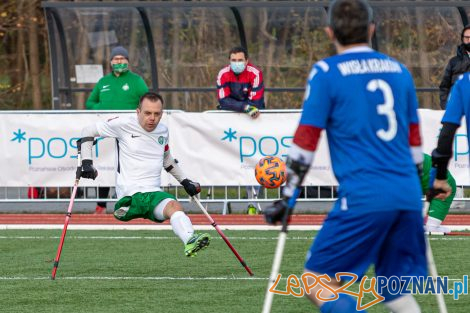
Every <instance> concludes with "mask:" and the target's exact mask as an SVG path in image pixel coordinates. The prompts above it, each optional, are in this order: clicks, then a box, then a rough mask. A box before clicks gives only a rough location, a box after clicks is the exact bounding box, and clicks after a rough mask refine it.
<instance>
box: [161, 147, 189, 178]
mask: <svg viewBox="0 0 470 313" xmlns="http://www.w3.org/2000/svg"><path fill="white" fill-rule="evenodd" d="M163 168H164V169H165V171H167V172H168V173H170V174H171V175H172V176H173V177H174V178H175V179H176V180H177V181H178V182H180V183H181V182H182V181H183V180H184V179H185V178H187V177H186V175H184V173H183V171H182V170H181V168H180V167H179V165H178V161H176V160H175V159H174V158H173V156H172V155H171V153H170V149H169V148H168V145H166V146H165V153H164V154H163Z"/></svg>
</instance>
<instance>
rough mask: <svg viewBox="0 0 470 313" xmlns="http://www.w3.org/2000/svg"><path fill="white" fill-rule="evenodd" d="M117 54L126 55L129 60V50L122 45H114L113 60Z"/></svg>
mask: <svg viewBox="0 0 470 313" xmlns="http://www.w3.org/2000/svg"><path fill="white" fill-rule="evenodd" d="M117 55H122V56H123V57H125V58H126V59H127V60H129V53H128V52H127V50H126V49H125V48H124V47H122V46H117V47H114V48H113V50H111V60H112V59H113V58H114V57H115V56H117Z"/></svg>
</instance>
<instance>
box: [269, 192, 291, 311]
mask: <svg viewBox="0 0 470 313" xmlns="http://www.w3.org/2000/svg"><path fill="white" fill-rule="evenodd" d="M299 194H300V188H297V189H295V191H294V194H293V195H292V197H290V198H289V200H287V202H286V200H279V201H276V202H275V203H274V206H273V207H268V208H266V209H265V211H264V214H265V217H266V221H267V222H268V223H269V224H276V223H277V222H278V221H281V223H282V228H281V232H280V233H279V237H278V239H277V246H276V252H275V253H274V260H273V266H272V268H271V274H270V275H269V281H268V288H267V289H266V295H265V296H264V304H263V311H262V312H263V313H269V312H271V306H272V303H273V298H274V293H272V292H271V291H269V290H270V288H271V286H272V285H274V283H275V282H276V278H277V275H278V274H279V269H280V268H281V262H282V255H283V254H284V246H285V245H286V238H287V226H288V225H289V216H290V214H291V213H292V210H293V209H294V206H295V203H296V201H297V198H298V196H299Z"/></svg>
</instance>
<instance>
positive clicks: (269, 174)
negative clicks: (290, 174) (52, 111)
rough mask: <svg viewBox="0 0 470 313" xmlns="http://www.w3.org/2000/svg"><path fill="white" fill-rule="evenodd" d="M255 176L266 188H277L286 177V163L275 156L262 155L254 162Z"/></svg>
mask: <svg viewBox="0 0 470 313" xmlns="http://www.w3.org/2000/svg"><path fill="white" fill-rule="evenodd" d="M255 177H256V180H257V181H258V183H259V184H260V185H262V186H264V187H266V188H269V189H273V188H279V186H281V185H282V184H283V183H284V182H285V181H286V178H287V172H286V163H284V161H282V160H281V159H279V158H278V157H275V156H267V157H264V158H262V159H261V160H259V161H258V163H257V164H256V167H255Z"/></svg>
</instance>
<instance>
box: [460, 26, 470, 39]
mask: <svg viewBox="0 0 470 313" xmlns="http://www.w3.org/2000/svg"><path fill="white" fill-rule="evenodd" d="M467 29H470V24H467V25H465V27H464V28H463V29H462V32H461V33H460V40H461V41H463V33H465V31H466V30H467Z"/></svg>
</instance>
